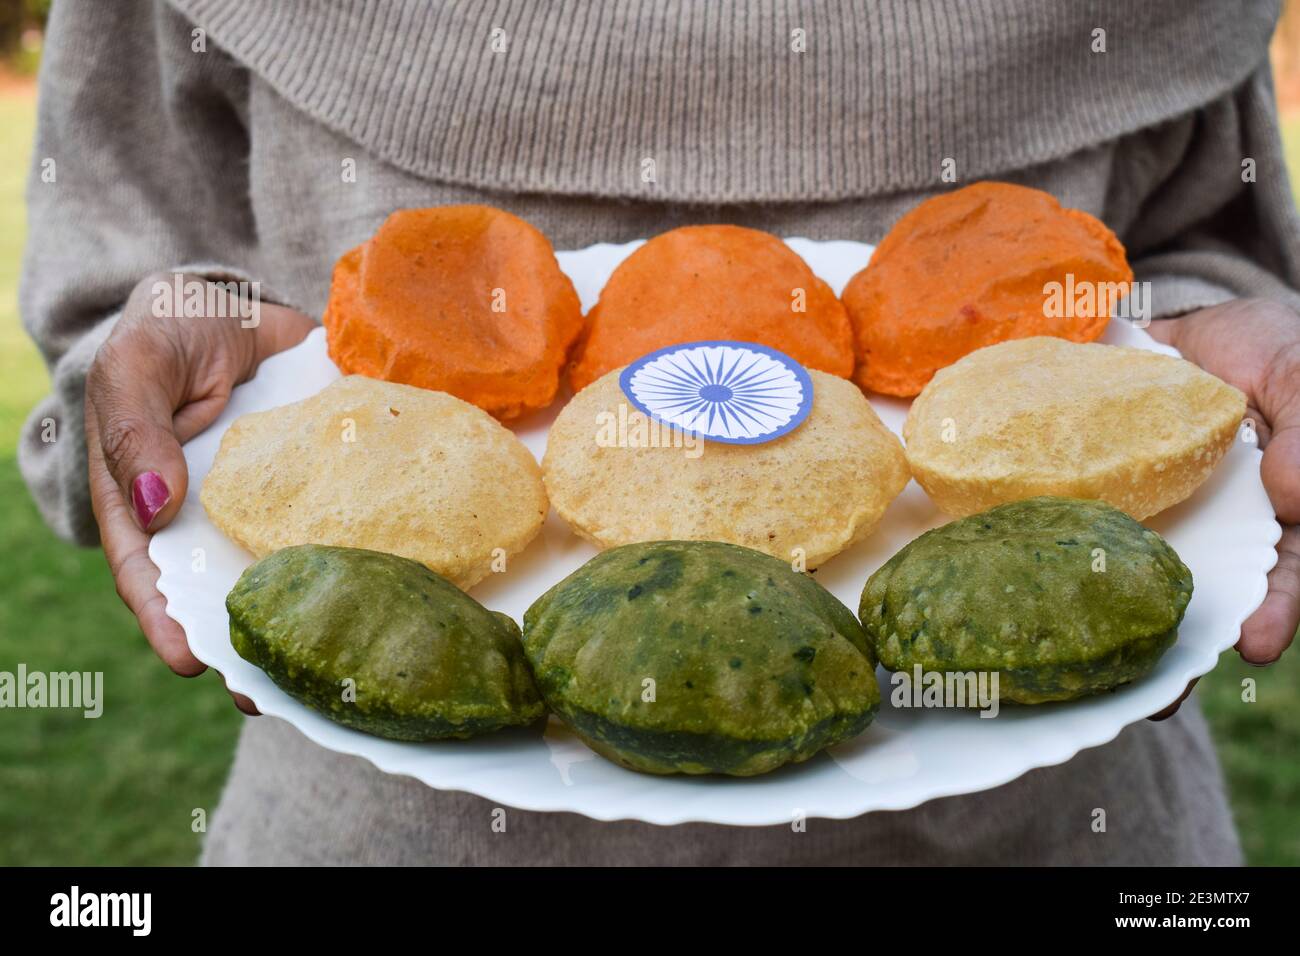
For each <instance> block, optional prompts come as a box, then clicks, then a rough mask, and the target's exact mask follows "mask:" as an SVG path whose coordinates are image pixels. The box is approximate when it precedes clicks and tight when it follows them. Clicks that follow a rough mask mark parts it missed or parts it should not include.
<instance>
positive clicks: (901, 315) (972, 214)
mask: <svg viewBox="0 0 1300 956" xmlns="http://www.w3.org/2000/svg"><path fill="white" fill-rule="evenodd" d="M1132 280H1133V272H1132V270H1131V269H1130V268H1129V265H1128V259H1127V257H1126V256H1125V252H1124V246H1123V245H1122V244H1121V243H1120V241H1119V239H1117V238H1116V237H1115V234H1114V233H1112V232H1111V231H1110V230H1109V229H1108V228H1106V225H1105V224H1104V223H1102V222H1101V221H1100V220H1097V219H1094V218H1093V217H1092V216H1090V215H1088V214H1087V213H1086V212H1083V211H1082V210H1078V209H1067V208H1065V207H1063V206H1062V205H1061V204H1060V203H1059V202H1057V201H1056V199H1055V197H1053V196H1052V195H1051V194H1049V193H1045V192H1043V191H1041V190H1038V189H1029V188H1027V187H1025V186H1015V185H1012V184H1011V183H996V182H982V183H974V184H972V185H970V186H965V187H963V188H961V189H954V190H952V191H951V192H945V193H941V194H939V195H938V196H934V197H933V198H931V199H927V200H926V201H925V202H923V203H921V204H920V205H918V206H916V208H914V209H913V210H911V212H909V213H907V215H905V216H903V218H902V219H900V220H899V221H898V223H897V224H896V225H895V226H894V228H892V229H891V230H889V233H888V235H886V236H885V238H884V240H883V241H881V243H880V246H879V247H878V248H877V249H876V251H875V253H874V254H873V255H872V256H871V261H870V262H869V263H868V264H867V266H866V267H865V268H864V269H863V270H862V271H861V272H859V273H858V274H857V275H855V276H854V277H853V278H852V279H850V280H849V283H848V285H847V286H845V288H844V306H845V308H846V309H847V310H848V314H849V318H850V320H851V321H852V323H853V329H854V335H855V338H856V343H857V362H858V364H857V371H856V372H855V375H854V377H855V379H856V380H857V382H858V384H859V385H861V386H862V387H863V388H865V389H869V390H871V391H874V392H884V393H885V394H888V395H903V396H909V397H910V396H912V395H916V394H917V393H918V392H920V391H921V389H922V388H923V387H924V386H925V383H926V382H928V381H930V378H931V376H933V375H934V373H935V372H936V371H937V370H938V369H940V368H943V367H944V366H947V365H951V364H952V363H953V362H955V361H957V360H958V359H959V358H961V357H962V356H963V355H967V354H969V353H970V352H973V351H975V349H978V348H982V347H983V346H986V345H993V344H995V343H997V342H1005V341H1007V340H1009V339H1021V338H1028V337H1030V336H1034V335H1053V336H1056V337H1058V338H1063V339H1070V340H1071V341H1074V342H1092V341H1094V340H1096V339H1098V338H1100V337H1101V334H1102V332H1104V331H1105V329H1106V323H1107V322H1108V321H1109V320H1110V316H1111V311H1112V308H1113V307H1114V303H1115V302H1116V301H1118V299H1120V298H1123V296H1125V295H1127V294H1128V288H1129V283H1130V282H1132ZM1051 282H1056V283H1067V282H1068V283H1069V284H1070V286H1071V288H1073V287H1074V286H1075V285H1076V284H1077V286H1078V287H1079V288H1080V289H1087V290H1089V291H1092V292H1094V293H1095V294H1094V295H1093V297H1092V298H1091V299H1090V300H1087V299H1085V300H1082V301H1074V300H1072V301H1071V308H1070V309H1068V310H1062V314H1059V315H1050V314H1049V313H1050V311H1051V310H1049V309H1047V308H1046V307H1045V298H1044V293H1045V287H1046V285H1047V284H1048V283H1051ZM1100 300H1104V301H1100Z"/></svg>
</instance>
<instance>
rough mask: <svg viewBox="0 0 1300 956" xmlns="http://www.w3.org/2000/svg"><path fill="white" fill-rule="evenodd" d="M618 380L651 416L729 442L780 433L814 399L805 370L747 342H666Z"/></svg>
mask: <svg viewBox="0 0 1300 956" xmlns="http://www.w3.org/2000/svg"><path fill="white" fill-rule="evenodd" d="M619 385H621V386H622V388H623V393H624V394H625V395H626V396H627V397H628V400H629V401H631V403H632V404H633V405H634V406H636V408H637V410H638V411H641V412H643V413H645V414H646V415H648V416H649V417H650V418H652V419H654V420H655V421H657V422H660V423H661V424H664V425H671V426H673V427H674V428H680V429H682V430H683V431H688V432H694V433H695V434H697V435H700V436H702V437H704V438H707V439H710V440H712V441H718V442H724V443H727V444H732V445H757V444H759V443H761V442H765V441H771V440H772V439H773V438H780V437H781V436H782V435H784V434H786V433H787V432H789V431H792V430H793V429H795V428H797V427H798V426H799V424H800V423H801V422H802V421H803V420H804V419H805V418H807V417H808V413H809V412H810V411H811V410H812V403H813V388H812V379H811V378H810V377H809V375H808V371H807V369H805V368H804V367H803V366H802V365H800V364H799V363H798V362H796V361H795V360H794V359H792V358H790V356H788V355H786V354H785V353H784V352H778V351H777V350H776V349H770V348H768V347H767V346H764V345H757V344H755V343H753V342H687V343H685V344H682V345H670V346H669V347H668V348H665V349H659V350H658V351H655V352H651V353H650V354H649V355H643V356H642V357H641V358H639V359H637V360H636V361H635V362H633V363H632V364H631V365H629V366H628V367H627V368H625V369H623V373H622V374H621V375H620V376H619Z"/></svg>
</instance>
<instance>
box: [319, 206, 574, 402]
mask: <svg viewBox="0 0 1300 956" xmlns="http://www.w3.org/2000/svg"><path fill="white" fill-rule="evenodd" d="M323 321H324V325H325V331H326V334H327V336H328V341H329V353H330V358H332V359H333V360H334V362H335V364H336V365H338V367H339V368H340V369H341V370H342V371H343V372H344V374H352V373H358V374H361V375H369V376H371V377H372V378H382V379H385V380H387V381H390V382H399V383H402V384H404V385H418V386H419V387H421V388H429V389H436V390H438V391H442V392H450V393H451V394H452V395H455V396H456V397H457V398H461V399H464V400H465V401H467V402H470V403H471V404H474V405H477V406H478V407H479V408H482V409H484V410H485V411H487V412H489V413H491V414H492V415H495V416H496V417H497V418H500V419H502V420H508V419H512V418H516V417H518V416H520V415H522V414H525V413H527V412H529V411H532V410H534V409H538V408H545V407H546V406H547V405H549V404H550V403H551V401H552V400H553V399H554V398H555V393H556V389H557V388H558V387H559V383H560V375H561V372H562V370H563V368H564V365H565V362H566V361H567V360H568V357H569V350H570V348H571V347H572V345H573V343H574V342H575V341H576V340H577V338H578V335H579V334H580V333H581V331H582V306H581V303H580V302H579V301H578V294H577V293H576V292H575V291H574V289H573V283H572V282H570V281H569V277H568V276H566V275H565V274H564V273H563V272H561V271H560V266H559V263H558V262H557V261H556V259H555V251H554V250H553V249H552V248H551V243H550V241H549V240H548V239H547V238H546V237H545V236H544V235H542V233H541V232H540V231H538V230H537V229H536V228H534V227H533V226H531V225H530V224H529V223H527V222H525V221H524V220H522V219H520V218H519V217H518V216H512V215H511V214H510V213H508V212H504V211H502V210H500V209H493V208H491V207H490V206H438V207H434V208H431V209H400V210H398V211H397V212H395V213H393V214H392V215H390V216H389V217H388V218H387V219H386V220H384V223H383V225H382V226H380V227H379V229H378V231H376V232H375V234H374V235H373V236H372V237H371V238H370V239H368V240H367V241H366V242H364V243H362V244H361V245H359V246H357V247H356V248H355V249H352V250H351V251H349V252H347V253H345V254H344V255H343V256H342V258H340V259H339V261H338V263H337V265H336V266H335V267H334V277H333V280H332V282H331V285H330V298H329V305H328V306H327V307H326V309H325V315H324V319H323Z"/></svg>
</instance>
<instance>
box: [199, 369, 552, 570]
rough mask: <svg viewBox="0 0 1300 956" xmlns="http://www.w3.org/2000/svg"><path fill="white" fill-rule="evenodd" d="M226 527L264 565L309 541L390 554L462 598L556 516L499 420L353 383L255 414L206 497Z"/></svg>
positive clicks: (530, 463)
mask: <svg viewBox="0 0 1300 956" xmlns="http://www.w3.org/2000/svg"><path fill="white" fill-rule="evenodd" d="M200 500H201V501H202V502H203V507H204V508H205V509H206V510H207V513H208V517H209V518H211V519H212V522H213V524H215V525H216V526H217V527H218V528H220V529H221V530H222V532H224V533H225V534H226V535H227V536H228V537H229V538H231V539H232V540H233V541H235V542H237V543H238V544H240V545H242V546H243V547H244V548H247V549H248V550H249V551H251V552H252V553H253V554H254V555H256V556H257V557H259V558H261V557H264V556H266V555H268V554H270V553H271V552H273V551H278V550H279V549H281V548H286V547H289V546H291V545H299V544H323V545H336V546H340V547H348V548H365V549H368V550H371V551H383V552H387V553H389V554H396V555H400V556H402V557H404V558H410V559H412V560H415V561H419V562H420V563H421V564H423V565H425V566H426V567H428V568H429V569H430V570H432V571H436V572H437V573H438V574H441V575H442V576H443V577H445V578H448V579H449V580H451V581H453V582H454V583H456V584H457V585H459V586H460V587H462V588H468V587H470V586H471V585H473V584H474V583H475V582H477V581H479V580H481V579H482V578H483V577H484V576H486V575H487V573H488V572H489V571H490V570H491V567H492V561H493V558H494V552H495V549H498V548H500V549H501V551H500V552H496V556H499V555H500V554H506V555H509V554H514V553H516V552H518V551H520V550H522V549H523V548H524V546H525V545H527V544H528V542H529V541H531V540H532V539H533V537H534V536H535V535H536V534H537V532H538V530H539V529H540V528H541V526H542V521H543V520H544V519H545V517H546V511H547V507H548V506H547V502H546V490H545V488H544V487H543V485H542V479H541V473H540V470H539V469H538V467H537V462H536V461H535V460H534V459H533V456H532V455H531V454H530V453H529V451H528V449H526V448H525V447H524V446H523V444H522V443H520V441H519V440H518V439H517V438H516V437H515V436H514V435H513V434H512V433H511V432H510V431H508V430H507V429H506V428H504V427H502V426H501V425H500V424H499V423H497V422H496V421H495V420H494V419H493V418H492V417H491V416H490V415H488V414H487V413H486V412H484V411H481V410H480V409H478V408H475V407H474V406H473V405H470V404H468V403H467V402H463V401H461V400H460V399H458V398H455V397H453V396H451V395H448V394H446V393H444V392H433V391H428V390H425V389H421V388H412V387H410V386H407V385H397V384H393V383H390V382H381V381H377V380H375V379H370V378H364V377H362V376H359V375H352V376H348V377H345V378H342V379H340V380H338V381H337V382H334V383H333V384H332V385H330V386H329V387H327V388H325V389H324V390H322V391H321V392H320V393H318V394H317V395H314V396H312V397H311V398H308V399H306V400H304V401H301V402H295V403H294V404H292V405H285V406H283V407H281V408H273V409H270V410H268V411H264V412H255V413H253V414H250V415H244V416H243V417H241V418H239V419H237V420H236V421H235V422H234V424H233V425H231V426H230V428H229V430H227V432H226V434H225V435H224V436H223V437H222V439H221V447H220V449H219V450H218V452H217V457H216V461H215V462H213V465H212V470H211V471H210V472H208V476H207V478H206V479H205V480H204V482H203V490H202V493H201V495H200Z"/></svg>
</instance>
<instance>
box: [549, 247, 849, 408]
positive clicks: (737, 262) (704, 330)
mask: <svg viewBox="0 0 1300 956" xmlns="http://www.w3.org/2000/svg"><path fill="white" fill-rule="evenodd" d="M706 340H737V341H742V342H758V343H759V344H760V345H766V346H768V347H769V348H774V349H777V350H779V351H781V352H784V353H785V354H786V355H789V356H790V357H791V358H793V359H795V360H796V361H798V362H800V363H801V364H803V365H806V366H808V367H809V368H815V369H819V370H821V371H823V372H830V373H831V374H833V375H841V376H843V377H845V378H848V377H849V376H850V375H852V374H853V330H852V327H851V326H850V325H849V317H848V314H847V313H846V312H845V311H844V306H842V305H841V304H840V301H839V299H837V298H835V293H834V292H832V291H831V288H830V286H828V285H827V284H826V283H825V282H823V281H822V280H821V279H819V278H817V276H816V275H814V274H813V271H812V269H810V268H809V267H808V264H807V263H806V262H804V261H803V259H802V258H800V256H799V254H798V253H797V252H795V251H794V250H793V249H791V248H790V247H789V246H787V245H786V244H785V243H784V242H782V241H781V240H780V239H778V238H777V237H776V236H773V235H771V234H770V233H766V232H761V231H759V230H757V229H743V228H741V227H740V226H685V227H682V228H680V229H672V230H669V231H668V232H665V233H663V234H662V235H658V236H655V237H654V238H653V239H651V240H650V241H649V242H647V243H646V244H645V245H643V246H641V247H640V248H638V249H637V250H636V251H635V252H633V253H632V254H631V255H630V256H628V257H627V258H626V259H625V260H623V262H621V263H620V264H619V266H618V268H617V269H615V270H614V272H613V274H612V275H611V276H610V277H609V281H608V282H606V283H605V287H604V288H603V289H602V290H601V292H600V300H599V301H598V302H597V303H596V306H595V308H593V309H592V310H591V312H590V313H589V314H588V315H587V320H586V329H585V331H584V333H583V337H582V341H581V343H580V345H579V346H578V348H577V350H576V352H577V358H576V361H575V362H574V363H573V367H572V369H571V371H570V383H571V384H572V385H573V390H574V391H575V392H577V391H580V390H581V389H583V388H586V387H587V386H588V385H590V384H591V383H592V382H594V381H595V380H596V379H598V378H600V377H601V376H602V375H604V374H605V373H606V372H608V371H609V370H610V369H614V368H619V367H621V366H624V365H627V364H628V363H629V362H633V361H635V360H636V359H638V358H640V357H641V356H642V355H645V354H646V353H647V352H653V351H654V350H655V349H660V348H664V347H666V346H669V345H677V344H680V343H682V342H702V341H706Z"/></svg>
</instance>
